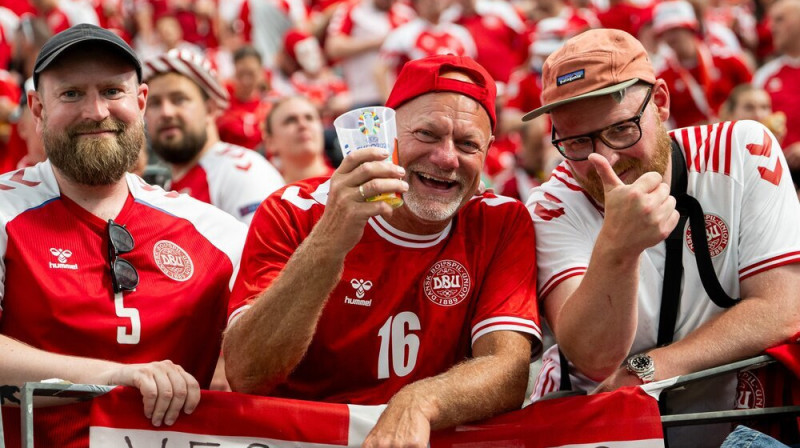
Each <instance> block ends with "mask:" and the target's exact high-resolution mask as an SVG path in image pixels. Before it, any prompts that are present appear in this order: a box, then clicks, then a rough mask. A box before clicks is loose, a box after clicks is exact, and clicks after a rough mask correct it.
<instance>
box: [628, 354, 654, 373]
mask: <svg viewBox="0 0 800 448" xmlns="http://www.w3.org/2000/svg"><path fill="white" fill-rule="evenodd" d="M652 365H653V360H652V359H651V358H650V357H649V356H647V355H636V356H634V357H633V358H631V360H630V366H631V368H632V369H634V370H636V371H638V372H644V371H646V370H647V369H649V368H650V367H651V366H652Z"/></svg>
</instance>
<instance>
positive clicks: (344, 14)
mask: <svg viewBox="0 0 800 448" xmlns="http://www.w3.org/2000/svg"><path fill="white" fill-rule="evenodd" d="M415 16H416V13H415V12H414V9H413V8H411V7H410V6H409V5H407V4H405V3H403V2H394V3H393V4H392V7H391V8H390V9H389V11H381V10H379V9H378V8H376V7H375V4H374V2H373V0H355V1H350V2H347V3H342V4H341V5H339V6H337V8H336V11H335V12H334V13H333V16H332V17H331V22H330V25H328V35H329V36H348V37H351V38H353V39H367V40H369V39H375V38H378V37H380V36H386V35H387V34H388V33H389V32H390V31H391V30H393V29H395V28H397V27H398V26H400V25H402V24H404V23H407V22H408V21H410V20H411V19H413V18H414V17H415ZM377 61H378V50H374V51H365V52H363V53H360V54H357V55H353V56H350V57H347V58H343V59H342V60H341V61H339V65H340V66H341V67H342V76H343V77H344V80H345V82H347V87H348V88H349V89H350V96H351V98H352V100H353V103H354V104H367V103H372V102H375V101H378V102H380V96H381V95H380V91H379V90H378V85H377V83H376V82H375V74H374V72H373V67H374V66H375V64H376V62H377Z"/></svg>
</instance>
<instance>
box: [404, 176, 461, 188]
mask: <svg viewBox="0 0 800 448" xmlns="http://www.w3.org/2000/svg"><path fill="white" fill-rule="evenodd" d="M414 175H415V176H416V177H417V179H419V181H420V182H422V184H423V185H425V186H427V187H430V188H433V189H435V190H442V191H447V190H450V189H452V188H455V187H456V186H458V182H456V181H454V180H445V179H437V178H436V177H433V176H430V175H428V174H425V173H414Z"/></svg>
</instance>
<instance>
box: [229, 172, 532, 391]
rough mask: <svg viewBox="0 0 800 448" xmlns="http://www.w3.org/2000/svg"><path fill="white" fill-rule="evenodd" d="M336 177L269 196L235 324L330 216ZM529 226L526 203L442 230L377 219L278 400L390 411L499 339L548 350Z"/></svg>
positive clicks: (474, 213)
mask: <svg viewBox="0 0 800 448" xmlns="http://www.w3.org/2000/svg"><path fill="white" fill-rule="evenodd" d="M329 184H330V182H329V180H328V178H314V179H308V180H305V181H302V182H299V183H295V184H292V185H290V186H287V187H286V188H285V189H283V190H280V191H278V192H277V193H275V194H273V195H272V196H270V197H269V198H268V199H267V200H266V201H264V203H263V204H262V206H261V207H260V208H259V210H258V211H257V212H256V216H255V218H254V219H253V223H252V224H251V226H250V233H249V235H248V240H247V243H246V244H245V251H244V253H243V255H242V260H244V263H243V264H242V269H241V271H240V272H239V275H238V277H237V279H236V283H235V286H234V289H233V295H232V297H231V303H230V307H229V309H230V318H229V322H230V323H229V325H230V324H231V323H235V319H236V318H237V316H239V315H240V313H242V312H246V310H247V308H248V307H249V304H250V303H251V302H252V301H253V300H255V298H256V296H257V295H259V294H260V293H261V292H262V291H263V290H264V289H266V288H267V287H268V286H269V285H270V283H271V282H272V281H273V280H274V279H275V278H276V277H277V276H278V275H279V274H280V272H281V270H282V269H283V268H284V266H285V265H286V262H287V261H288V259H289V257H291V255H292V253H293V252H294V250H295V249H296V248H297V247H298V246H299V245H300V243H302V242H303V240H304V239H305V238H306V237H307V236H308V235H309V233H310V232H311V230H312V229H313V228H314V226H315V225H316V223H317V222H318V221H319V219H320V218H321V217H322V214H323V212H324V211H325V203H326V201H327V197H328V188H329ZM533 244H534V236H533V226H532V224H531V222H530V218H528V214H527V211H526V210H525V207H524V206H523V205H522V204H521V203H520V202H518V201H516V200H513V199H510V198H506V197H502V196H494V195H492V194H484V195H482V196H476V197H475V198H473V199H472V200H471V201H469V202H468V203H467V204H466V205H465V206H464V207H462V209H461V210H459V212H458V213H457V215H456V216H455V217H454V218H453V220H452V221H451V222H450V224H449V225H448V226H447V228H445V229H444V230H443V231H442V232H440V233H437V234H434V235H413V234H409V233H406V232H402V231H400V230H397V229H395V228H393V227H392V226H391V225H389V223H387V222H386V221H385V220H383V219H382V218H380V217H374V218H371V219H370V220H369V222H368V224H367V226H366V227H365V230H364V235H363V237H362V238H361V240H360V241H359V243H358V244H356V246H355V247H354V248H353V249H352V250H351V251H350V253H349V254H348V255H347V258H346V259H345V263H344V272H343V274H342V277H341V280H340V281H339V284H338V285H337V286H336V287H335V288H334V290H333V291H332V292H331V294H330V296H329V298H328V301H327V304H326V305H325V308H324V310H323V313H322V317H321V318H320V320H319V323H318V324H317V328H316V332H315V334H314V337H313V340H312V341H311V345H310V346H309V348H308V351H307V352H306V354H305V356H304V358H303V360H302V361H301V362H300V364H299V365H298V366H297V368H296V369H295V370H294V371H293V372H292V374H291V375H290V376H289V378H288V380H287V381H286V382H285V383H283V384H281V385H280V386H278V387H277V388H276V389H275V391H273V394H275V395H276V396H282V397H290V398H298V399H306V400H317V401H329V402H347V403H355V404H381V403H385V402H387V401H388V400H389V399H390V398H391V397H392V396H393V395H394V394H395V393H396V392H397V391H398V390H399V389H400V388H402V387H403V386H405V385H406V384H409V383H412V382H415V381H418V380H421V379H423V378H427V377H431V376H434V375H438V374H440V373H442V372H444V371H446V370H447V369H449V368H450V367H452V366H453V365H455V364H456V363H458V362H460V361H462V360H464V359H465V358H466V357H467V356H469V354H470V351H471V350H470V347H471V346H472V344H473V343H474V342H475V341H476V340H477V339H479V338H480V337H481V336H483V335H485V334H488V333H490V332H493V331H498V330H511V331H517V332H520V333H525V334H528V335H531V336H532V338H533V339H534V341H533V342H534V353H538V352H539V349H540V347H541V345H540V340H541V332H540V330H539V325H538V322H539V316H538V310H537V307H536V298H535V282H536V278H535V276H536V275H535V260H534V258H533V253H532V251H531V248H532V247H533V246H532V245H533Z"/></svg>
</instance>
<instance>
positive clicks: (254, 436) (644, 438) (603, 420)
mask: <svg viewBox="0 0 800 448" xmlns="http://www.w3.org/2000/svg"><path fill="white" fill-rule="evenodd" d="M383 408H384V407H383V406H353V405H343V404H330V403H318V402H304V401H296V400H285V399H278V398H268V397H254V396H250V395H243V394H237V393H223V392H206V391H204V392H203V397H202V400H201V402H200V406H198V408H197V410H196V411H195V412H194V413H193V414H192V415H188V416H187V415H182V416H181V417H180V418H179V419H178V421H177V422H176V423H175V424H174V425H172V426H170V427H161V428H155V427H153V426H152V425H151V424H150V422H149V420H147V419H146V418H145V417H144V414H143V412H142V402H141V397H140V396H139V394H138V392H137V391H136V390H134V389H129V388H123V387H119V388H116V389H114V390H112V391H111V392H109V393H108V394H106V395H103V396H101V397H98V398H95V399H94V400H93V404H92V423H91V429H90V434H91V435H90V446H91V447H108V446H119V447H126V448H139V447H161V448H172V447H220V448H234V447H236V448H238V447H241V448H265V447H270V448H277V447H290V446H291V447H315V448H319V447H341V446H360V445H361V443H362V442H363V440H364V437H365V436H366V435H367V433H368V432H369V430H370V428H371V427H372V425H374V423H375V422H376V421H377V419H378V416H379V415H380V412H381V411H382V410H383ZM598 445H603V446H606V447H608V448H629V447H630V448H633V447H644V448H650V447H653V448H655V447H663V446H664V444H663V434H662V430H661V420H660V416H659V413H658V405H657V402H656V401H655V399H653V398H651V397H650V396H648V395H647V394H645V393H644V392H643V391H642V390H641V389H640V388H631V389H623V390H620V391H617V392H613V393H610V394H600V395H593V396H580V397H568V398H561V399H556V400H548V401H542V402H538V403H535V404H533V405H531V406H528V407H527V408H525V409H522V410H520V411H516V412H511V413H508V414H505V415H502V416H499V417H496V418H494V419H490V420H487V421H485V422H482V423H478V424H472V425H465V426H460V427H458V428H455V429H453V430H449V431H440V432H437V433H434V434H433V436H432V438H431V447H432V448H448V447H456V446H460V447H464V446H469V447H470V448H478V447H531V448H540V447H541V448H544V447H584V446H586V447H596V446H598Z"/></svg>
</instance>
